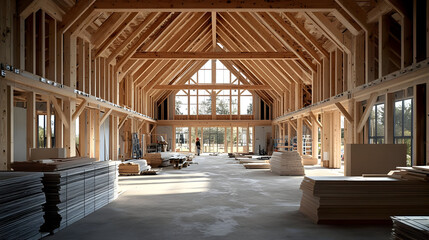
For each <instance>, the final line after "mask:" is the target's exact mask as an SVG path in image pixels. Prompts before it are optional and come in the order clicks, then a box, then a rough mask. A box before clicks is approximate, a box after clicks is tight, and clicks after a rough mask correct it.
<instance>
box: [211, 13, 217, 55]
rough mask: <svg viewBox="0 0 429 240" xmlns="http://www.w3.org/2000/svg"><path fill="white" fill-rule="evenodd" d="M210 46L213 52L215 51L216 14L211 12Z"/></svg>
mask: <svg viewBox="0 0 429 240" xmlns="http://www.w3.org/2000/svg"><path fill="white" fill-rule="evenodd" d="M211 20H212V44H213V51H215V50H216V12H212V19H211Z"/></svg>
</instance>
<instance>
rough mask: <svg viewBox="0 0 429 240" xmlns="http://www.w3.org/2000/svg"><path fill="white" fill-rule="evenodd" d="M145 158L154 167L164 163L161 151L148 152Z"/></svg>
mask: <svg viewBox="0 0 429 240" xmlns="http://www.w3.org/2000/svg"><path fill="white" fill-rule="evenodd" d="M144 158H145V159H146V161H147V164H148V165H150V166H151V167H153V168H157V167H159V166H161V164H162V161H163V160H162V157H161V153H147V154H146V155H145V156H144Z"/></svg>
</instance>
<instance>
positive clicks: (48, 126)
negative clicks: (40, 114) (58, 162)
mask: <svg viewBox="0 0 429 240" xmlns="http://www.w3.org/2000/svg"><path fill="white" fill-rule="evenodd" d="M46 147H47V148H51V147H52V128H51V101H50V100H49V97H47V100H46Z"/></svg>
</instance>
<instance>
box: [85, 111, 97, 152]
mask: <svg viewBox="0 0 429 240" xmlns="http://www.w3.org/2000/svg"><path fill="white" fill-rule="evenodd" d="M85 113H86V130H87V134H86V137H87V145H88V151H87V153H88V156H89V157H91V158H92V157H94V154H95V153H94V151H95V146H94V144H95V139H94V117H93V116H94V110H91V109H86V110H85Z"/></svg>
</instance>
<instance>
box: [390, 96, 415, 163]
mask: <svg viewBox="0 0 429 240" xmlns="http://www.w3.org/2000/svg"><path fill="white" fill-rule="evenodd" d="M393 118H394V123H395V124H394V130H393V131H394V134H393V138H394V141H395V143H398V144H407V165H408V166H412V152H411V149H412V145H413V101H412V99H403V100H399V101H396V102H395V110H394V115H393Z"/></svg>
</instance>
